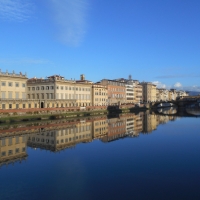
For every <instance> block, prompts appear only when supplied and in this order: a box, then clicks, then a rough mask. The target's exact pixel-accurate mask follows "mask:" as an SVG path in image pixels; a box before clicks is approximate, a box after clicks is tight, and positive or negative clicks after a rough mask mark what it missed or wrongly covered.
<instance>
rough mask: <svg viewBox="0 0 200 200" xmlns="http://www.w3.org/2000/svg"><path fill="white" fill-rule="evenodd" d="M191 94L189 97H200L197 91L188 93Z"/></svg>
mask: <svg viewBox="0 0 200 200" xmlns="http://www.w3.org/2000/svg"><path fill="white" fill-rule="evenodd" d="M187 92H188V93H189V96H197V95H200V92H196V91H187Z"/></svg>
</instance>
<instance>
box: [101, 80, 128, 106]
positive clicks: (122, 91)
mask: <svg viewBox="0 0 200 200" xmlns="http://www.w3.org/2000/svg"><path fill="white" fill-rule="evenodd" d="M100 84H101V85H104V86H107V87H108V105H120V104H124V103H126V86H125V83H122V82H119V81H115V80H108V79H103V80H101V82H100Z"/></svg>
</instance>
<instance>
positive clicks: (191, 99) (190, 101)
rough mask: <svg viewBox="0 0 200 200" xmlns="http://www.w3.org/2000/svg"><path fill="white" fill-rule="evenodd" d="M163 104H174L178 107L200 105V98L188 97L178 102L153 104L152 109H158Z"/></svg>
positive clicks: (151, 104)
mask: <svg viewBox="0 0 200 200" xmlns="http://www.w3.org/2000/svg"><path fill="white" fill-rule="evenodd" d="M161 103H164V104H166V103H172V104H173V105H175V106H178V107H185V106H188V105H191V104H195V103H200V96H186V97H181V98H179V99H177V100H172V101H159V102H151V103H150V107H157V106H158V105H159V104H161ZM163 107H165V106H163ZM166 107H167V106H166Z"/></svg>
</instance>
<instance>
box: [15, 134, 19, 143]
mask: <svg viewBox="0 0 200 200" xmlns="http://www.w3.org/2000/svg"><path fill="white" fill-rule="evenodd" d="M15 143H16V144H19V136H17V137H16V138H15Z"/></svg>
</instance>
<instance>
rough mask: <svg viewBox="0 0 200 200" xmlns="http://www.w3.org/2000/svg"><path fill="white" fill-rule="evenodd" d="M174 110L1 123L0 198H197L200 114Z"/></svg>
mask: <svg viewBox="0 0 200 200" xmlns="http://www.w3.org/2000/svg"><path fill="white" fill-rule="evenodd" d="M159 112H160V111H159ZM171 113H172V114H171V115H166V114H163V113H162V112H160V114H157V115H156V114H150V113H149V112H146V113H137V114H134V113H132V114H127V115H123V116H122V115H119V116H113V117H107V116H101V117H95V118H84V119H73V120H68V121H67V120H59V121H57V120H55V121H46V122H45V121H43V122H42V121H40V122H33V123H24V124H13V125H10V126H8V125H4V124H2V125H1V126H0V180H1V184H0V199H2V200H4V199H12V200H15V199H17V200H18V199H20V200H21V199H26V200H35V199H70V200H71V199H81V200H84V199H86V200H90V199H91V200H98V199H99V200H103V199H109V200H110V199H152V200H155V199H159V200H163V199H170V200H171V199H176V200H177V199H181V200H183V199H192V200H194V199H200V118H198V117H196V116H192V115H190V117H188V116H186V117H177V116H175V115H176V114H175V115H173V114H174V113H173V112H171Z"/></svg>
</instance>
